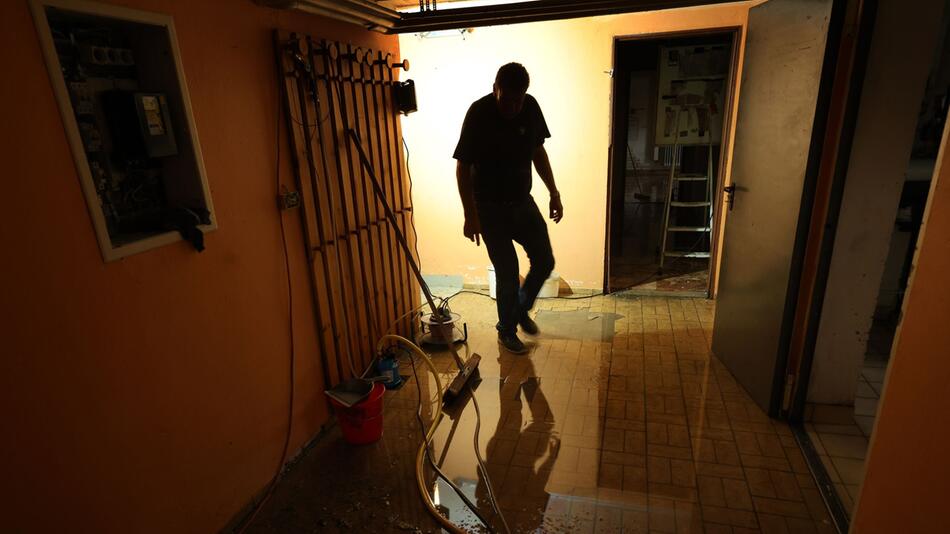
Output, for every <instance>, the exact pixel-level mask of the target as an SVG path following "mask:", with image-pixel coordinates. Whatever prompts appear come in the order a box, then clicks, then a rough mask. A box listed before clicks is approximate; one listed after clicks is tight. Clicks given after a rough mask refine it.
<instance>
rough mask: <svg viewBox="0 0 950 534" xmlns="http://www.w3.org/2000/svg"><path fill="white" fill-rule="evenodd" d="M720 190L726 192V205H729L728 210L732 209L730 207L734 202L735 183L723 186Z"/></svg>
mask: <svg viewBox="0 0 950 534" xmlns="http://www.w3.org/2000/svg"><path fill="white" fill-rule="evenodd" d="M722 190H723V191H725V192H726V206H728V207H729V211H732V207H733V205H735V203H736V184H729V185H727V186H726V187H723V188H722Z"/></svg>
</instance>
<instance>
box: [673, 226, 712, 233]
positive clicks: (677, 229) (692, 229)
mask: <svg viewBox="0 0 950 534" xmlns="http://www.w3.org/2000/svg"><path fill="white" fill-rule="evenodd" d="M667 231H668V232H708V231H709V228H708V227H705V226H670V227H669V229H667Z"/></svg>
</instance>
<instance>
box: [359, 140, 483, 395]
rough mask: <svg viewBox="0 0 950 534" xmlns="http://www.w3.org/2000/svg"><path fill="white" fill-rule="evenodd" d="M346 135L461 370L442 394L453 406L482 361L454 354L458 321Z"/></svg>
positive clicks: (438, 334) (432, 321) (434, 327)
mask: <svg viewBox="0 0 950 534" xmlns="http://www.w3.org/2000/svg"><path fill="white" fill-rule="evenodd" d="M346 135H347V137H348V138H349V139H350V140H351V141H352V142H353V145H354V146H355V147H356V151H357V153H358V154H359V157H360V163H361V164H362V165H363V169H364V170H365V171H366V173H367V174H368V175H369V181H370V183H371V184H372V186H373V192H374V193H375V194H376V198H377V199H378V200H379V203H380V204H382V206H383V210H384V211H385V212H386V218H387V219H388V220H389V224H390V226H391V227H392V229H393V232H394V233H395V235H396V240H397V241H398V242H399V244H400V246H401V247H402V250H403V252H404V253H405V254H406V260H407V261H408V262H409V266H410V267H411V268H412V272H413V273H414V274H415V275H416V278H417V279H418V280H419V286H420V287H421V288H422V292H423V294H424V295H425V298H426V302H427V304H428V305H429V309H430V311H431V313H432V314H431V316H430V317H428V318H427V324H428V327H429V330H430V333H431V335H432V336H433V337H435V338H441V339H440V340H439V341H441V342H443V343H444V344H445V345H446V346H447V347H448V348H449V350H450V351H451V352H452V357H453V359H454V360H455V364H456V365H457V366H458V374H457V375H455V378H454V379H453V380H452V382H451V383H449V386H448V388H446V390H445V393H444V394H443V397H444V399H445V403H449V402H452V401H453V400H455V399H456V398H458V397H459V395H460V394H461V393H462V391H463V389H464V388H465V385H466V384H467V383H469V381H470V380H471V379H472V378H473V377H475V380H477V379H478V378H477V377H478V363H479V362H480V361H481V359H482V357H481V356H479V355H478V354H472V356H471V357H470V358H469V359H468V360H466V361H463V360H462V358H461V357H460V356H459V354H458V351H456V350H455V331H454V330H455V322H456V321H457V319H458V318H457V317H453V316H452V314H451V313H449V312H446V311H444V310H442V309H441V308H440V307H439V306H436V305H435V300H434V299H433V298H432V292H431V291H430V290H429V286H428V284H426V281H425V280H424V279H423V278H422V272H421V271H420V270H419V265H417V264H416V262H415V260H414V259H413V257H412V250H411V249H410V248H409V242H408V241H406V236H405V235H404V234H403V233H402V230H400V229H399V225H398V224H397V221H396V214H395V213H393V210H392V208H390V207H389V203H388V202H387V201H386V196H385V194H384V193H383V189H382V187H381V186H380V184H379V180H378V179H377V177H376V173H375V171H374V170H373V165H372V163H370V160H369V158H368V157H367V155H366V152H365V151H364V150H363V146H362V144H361V142H360V138H359V134H357V133H356V131H354V130H353V129H352V128H348V129H347V130H346Z"/></svg>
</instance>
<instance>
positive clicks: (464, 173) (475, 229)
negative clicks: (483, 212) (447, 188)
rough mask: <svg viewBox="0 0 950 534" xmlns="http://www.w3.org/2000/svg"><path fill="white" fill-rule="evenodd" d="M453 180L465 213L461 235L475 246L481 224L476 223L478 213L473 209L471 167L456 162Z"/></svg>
mask: <svg viewBox="0 0 950 534" xmlns="http://www.w3.org/2000/svg"><path fill="white" fill-rule="evenodd" d="M455 178H456V180H457V181H458V187H459V198H461V199H462V209H463V211H464V213H465V226H464V227H463V228H462V233H464V234H465V237H467V238H468V239H469V240H471V241H474V242H475V244H476V245H480V244H481V233H482V229H481V224H479V221H478V211H477V210H476V209H475V185H474V182H473V181H472V165H471V164H469V163H467V162H464V161H462V160H457V162H456V165H455Z"/></svg>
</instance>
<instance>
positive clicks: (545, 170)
mask: <svg viewBox="0 0 950 534" xmlns="http://www.w3.org/2000/svg"><path fill="white" fill-rule="evenodd" d="M533 161H534V168H535V169H537V171H538V176H540V177H541V181H542V182H544V185H545V186H547V188H548V193H550V194H551V203H550V206H549V208H550V210H549V211H550V213H549V216H550V217H551V219H552V220H554V222H555V224H556V223H559V222H561V218H563V217H564V206H562V205H561V193H559V192H558V190H557V185H556V184H555V183H554V172H553V171H551V161H550V160H549V159H548V152H547V150H545V149H544V145H540V146H539V147H538V148H537V150H535V151H534V158H533Z"/></svg>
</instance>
